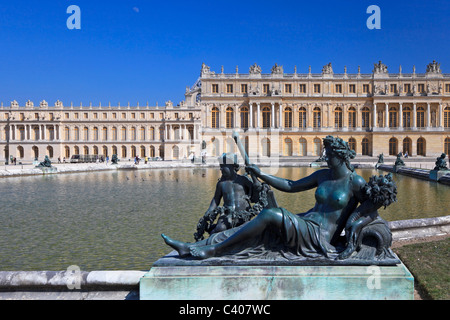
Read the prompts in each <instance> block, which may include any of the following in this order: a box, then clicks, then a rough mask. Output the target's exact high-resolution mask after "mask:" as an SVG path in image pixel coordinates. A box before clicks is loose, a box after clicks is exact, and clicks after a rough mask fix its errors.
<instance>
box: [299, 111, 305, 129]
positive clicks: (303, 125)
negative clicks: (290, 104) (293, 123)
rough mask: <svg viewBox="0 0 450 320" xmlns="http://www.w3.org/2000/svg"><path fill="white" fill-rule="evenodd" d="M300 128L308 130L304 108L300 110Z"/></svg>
mask: <svg viewBox="0 0 450 320" xmlns="http://www.w3.org/2000/svg"><path fill="white" fill-rule="evenodd" d="M298 127H299V128H306V109H305V108H304V107H300V109H298Z"/></svg>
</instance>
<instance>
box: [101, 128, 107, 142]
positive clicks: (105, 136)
mask: <svg viewBox="0 0 450 320" xmlns="http://www.w3.org/2000/svg"><path fill="white" fill-rule="evenodd" d="M102 132H103V134H102V139H103V141H108V128H107V127H103V129H102Z"/></svg>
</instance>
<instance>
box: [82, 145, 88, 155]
mask: <svg viewBox="0 0 450 320" xmlns="http://www.w3.org/2000/svg"><path fill="white" fill-rule="evenodd" d="M83 154H84V155H85V156H87V155H88V154H89V147H88V146H84V147H83Z"/></svg>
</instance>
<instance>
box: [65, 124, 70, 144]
mask: <svg viewBox="0 0 450 320" xmlns="http://www.w3.org/2000/svg"><path fill="white" fill-rule="evenodd" d="M64 140H66V141H69V140H70V130H69V128H68V127H65V128H64Z"/></svg>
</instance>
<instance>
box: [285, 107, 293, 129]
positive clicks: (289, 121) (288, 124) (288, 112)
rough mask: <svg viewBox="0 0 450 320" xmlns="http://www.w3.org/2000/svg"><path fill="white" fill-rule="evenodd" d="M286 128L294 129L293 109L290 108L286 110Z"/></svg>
mask: <svg viewBox="0 0 450 320" xmlns="http://www.w3.org/2000/svg"><path fill="white" fill-rule="evenodd" d="M284 127H285V128H292V109H291V108H289V107H287V108H285V109H284Z"/></svg>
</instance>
